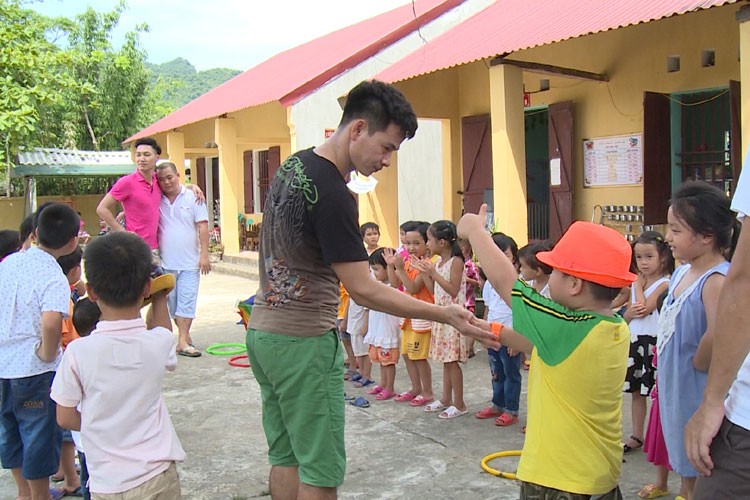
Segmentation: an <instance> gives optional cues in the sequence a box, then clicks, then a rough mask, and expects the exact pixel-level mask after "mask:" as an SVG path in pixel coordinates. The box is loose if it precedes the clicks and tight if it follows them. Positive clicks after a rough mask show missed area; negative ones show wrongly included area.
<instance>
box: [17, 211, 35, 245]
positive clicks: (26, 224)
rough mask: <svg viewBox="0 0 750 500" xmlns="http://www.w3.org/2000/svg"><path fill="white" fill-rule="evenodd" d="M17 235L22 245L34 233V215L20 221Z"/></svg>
mask: <svg viewBox="0 0 750 500" xmlns="http://www.w3.org/2000/svg"><path fill="white" fill-rule="evenodd" d="M18 233H19V236H18V239H20V240H21V243H22V244H23V242H24V241H26V240H28V239H29V236H31V235H32V234H33V233H34V214H29V215H27V216H26V217H25V218H24V219H23V220H22V221H21V227H19V228H18Z"/></svg>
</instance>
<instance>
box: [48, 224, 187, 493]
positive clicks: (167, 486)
mask: <svg viewBox="0 0 750 500" xmlns="http://www.w3.org/2000/svg"><path fill="white" fill-rule="evenodd" d="M150 255H151V250H150V249H149V247H148V245H147V244H146V243H145V242H144V241H143V240H142V239H141V238H140V237H139V236H137V235H135V234H132V233H124V232H117V233H112V234H109V235H106V236H102V237H99V238H97V239H95V240H94V241H93V242H92V243H90V244H89V245H87V247H86V251H85V252H84V257H83V260H84V267H85V270H86V281H87V283H86V290H87V292H88V295H89V298H90V299H91V300H93V301H95V302H96V303H97V304H98V305H99V309H100V310H101V319H100V321H99V323H98V324H97V326H96V329H95V330H94V331H93V332H92V333H91V336H89V337H86V338H81V339H79V340H77V341H75V342H73V343H71V344H70V346H68V349H67V350H66V351H65V354H64V355H63V360H62V363H61V364H60V367H59V369H58V371H57V375H56V377H55V380H54V382H53V384H52V394H51V397H52V399H54V400H55V401H56V402H57V405H58V406H57V421H58V423H59V424H60V426H62V427H64V428H68V429H72V430H80V431H81V438H82V442H83V447H84V449H85V450H86V461H87V464H88V468H89V472H90V480H89V488H90V490H91V493H92V498H93V499H110V498H120V494H122V493H127V495H128V498H145V497H146V492H148V493H149V495H150V496H148V498H153V499H170V500H171V499H178V498H181V493H180V481H179V478H178V477H177V468H176V466H175V462H178V461H182V460H184V459H185V452H184V451H183V449H182V446H181V445H180V441H179V439H178V438H177V435H176V434H175V431H174V428H173V426H172V422H171V420H170V418H169V413H168V412H167V408H166V406H165V404H164V400H163V398H162V395H161V389H162V381H163V379H164V372H165V369H166V370H169V371H172V370H174V369H175V368H176V365H177V357H176V352H175V340H174V337H173V336H172V333H171V332H170V331H169V330H167V329H166V328H163V327H156V328H153V329H151V330H148V329H147V327H146V324H145V322H144V321H143V319H142V318H141V315H140V309H141V304H142V300H143V298H144V297H147V296H149V295H150V287H151V282H150V279H149V275H150V272H151V264H150V263H151V259H150ZM152 303H153V305H154V307H153V313H154V318H153V319H154V323H155V324H159V325H169V315H168V312H167V307H166V295H165V293H164V292H161V293H155V294H154V295H153V296H152ZM79 404H80V412H79V411H78V409H77V408H76V407H77V406H78V405H79Z"/></svg>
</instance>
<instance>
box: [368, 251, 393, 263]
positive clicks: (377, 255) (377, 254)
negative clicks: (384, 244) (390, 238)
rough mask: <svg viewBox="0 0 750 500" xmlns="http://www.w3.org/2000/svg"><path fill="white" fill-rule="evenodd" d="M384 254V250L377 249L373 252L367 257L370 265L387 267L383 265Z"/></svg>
mask: <svg viewBox="0 0 750 500" xmlns="http://www.w3.org/2000/svg"><path fill="white" fill-rule="evenodd" d="M384 253H385V248H378V249H376V250H375V251H373V252H372V253H371V254H370V257H369V260H370V265H371V266H374V265H375V264H377V265H380V266H383V267H388V266H387V265H386V263H385V255H384Z"/></svg>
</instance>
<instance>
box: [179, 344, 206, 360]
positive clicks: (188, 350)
mask: <svg viewBox="0 0 750 500" xmlns="http://www.w3.org/2000/svg"><path fill="white" fill-rule="evenodd" d="M177 355H178V356H186V357H188V358H200V357H201V352H200V351H199V350H197V349H196V348H195V347H193V346H191V345H189V346H187V347H185V348H184V349H177Z"/></svg>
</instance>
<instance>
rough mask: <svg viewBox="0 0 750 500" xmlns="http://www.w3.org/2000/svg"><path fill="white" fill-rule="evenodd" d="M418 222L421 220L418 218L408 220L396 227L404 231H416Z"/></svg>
mask: <svg viewBox="0 0 750 500" xmlns="http://www.w3.org/2000/svg"><path fill="white" fill-rule="evenodd" d="M419 224H421V222H419V221H418V220H408V221H406V222H404V223H403V224H401V225H400V226H399V227H398V228H399V229H400V230H401V231H403V232H404V233H408V232H409V231H416V230H417V226H419Z"/></svg>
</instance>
